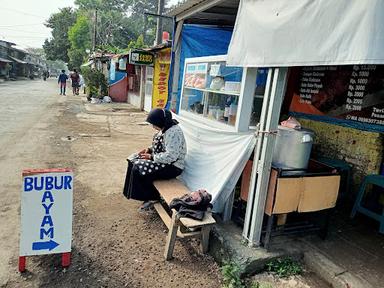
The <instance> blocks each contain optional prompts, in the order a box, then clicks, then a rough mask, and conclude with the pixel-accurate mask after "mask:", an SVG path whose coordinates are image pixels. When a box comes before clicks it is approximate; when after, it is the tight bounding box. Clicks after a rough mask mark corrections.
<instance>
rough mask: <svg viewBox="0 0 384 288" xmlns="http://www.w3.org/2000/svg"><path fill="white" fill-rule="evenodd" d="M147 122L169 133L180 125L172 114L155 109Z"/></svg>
mask: <svg viewBox="0 0 384 288" xmlns="http://www.w3.org/2000/svg"><path fill="white" fill-rule="evenodd" d="M147 122H148V123H151V124H152V125H155V126H157V127H159V128H161V129H162V131H163V132H165V131H167V130H168V129H169V128H171V127H172V126H173V125H177V124H179V122H177V121H176V120H175V119H172V113H171V112H170V111H168V110H165V109H160V108H155V109H153V110H152V111H151V112H149V114H148V117H147Z"/></svg>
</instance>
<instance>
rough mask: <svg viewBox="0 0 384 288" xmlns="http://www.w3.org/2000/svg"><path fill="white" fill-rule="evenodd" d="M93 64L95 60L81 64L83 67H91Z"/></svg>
mask: <svg viewBox="0 0 384 288" xmlns="http://www.w3.org/2000/svg"><path fill="white" fill-rule="evenodd" d="M92 64H93V60H91V61H88V62H87V63H84V64H81V67H87V66H91V65H92Z"/></svg>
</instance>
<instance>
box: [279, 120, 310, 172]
mask: <svg viewBox="0 0 384 288" xmlns="http://www.w3.org/2000/svg"><path fill="white" fill-rule="evenodd" d="M314 134H315V133H314V132H313V131H312V130H309V129H292V128H287V127H283V126H279V128H278V134H277V137H276V142H275V150H274V153H273V158H272V164H273V166H275V167H279V168H283V169H307V167H308V162H309V157H310V155H311V149H312V144H313V136H314Z"/></svg>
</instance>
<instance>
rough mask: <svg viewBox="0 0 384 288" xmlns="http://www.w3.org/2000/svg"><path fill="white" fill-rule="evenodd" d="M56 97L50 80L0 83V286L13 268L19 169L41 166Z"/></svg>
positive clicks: (55, 91)
mask: <svg viewBox="0 0 384 288" xmlns="http://www.w3.org/2000/svg"><path fill="white" fill-rule="evenodd" d="M60 97H62V96H58V95H57V86H56V82H55V80H54V79H49V80H48V81H42V80H34V81H30V80H29V81H15V82H5V83H0V123H1V124H0V135H1V136H0V193H1V194H0V203H1V204H0V219H1V221H0V245H1V247H0V259H1V260H0V287H1V286H2V285H3V284H5V283H6V282H7V280H8V277H9V274H10V272H15V271H16V269H15V268H16V267H17V261H16V259H17V253H18V246H19V236H18V233H19V228H18V227H19V209H20V208H19V207H20V206H19V199H20V198H19V197H20V190H21V171H22V169H23V168H29V167H44V166H45V154H46V152H47V149H48V147H47V144H45V143H47V142H48V141H44V140H46V139H49V137H50V135H49V134H48V131H46V129H45V128H46V127H48V125H49V123H50V122H51V120H52V119H53V117H55V114H57V113H58V110H57V109H50V108H51V106H52V104H54V103H57V102H58V101H59V102H60V101H63V100H64V99H60ZM12 270H13V271H12Z"/></svg>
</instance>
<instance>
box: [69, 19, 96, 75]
mask: <svg viewBox="0 0 384 288" xmlns="http://www.w3.org/2000/svg"><path fill="white" fill-rule="evenodd" d="M68 40H69V42H70V45H71V47H70V49H69V51H68V56H69V65H68V66H69V69H73V68H79V67H80V65H81V64H82V63H84V60H85V58H86V56H87V52H86V50H87V49H90V48H91V29H90V23H89V21H88V18H87V16H86V15H80V14H79V15H78V16H77V19H76V22H75V24H74V25H73V26H72V27H71V28H70V29H69V31H68Z"/></svg>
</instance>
